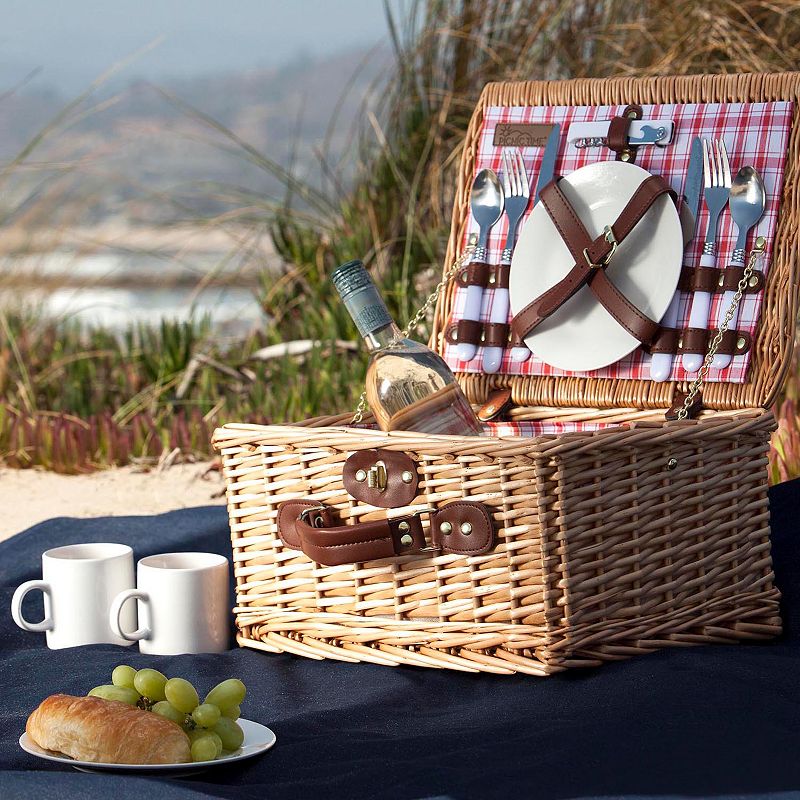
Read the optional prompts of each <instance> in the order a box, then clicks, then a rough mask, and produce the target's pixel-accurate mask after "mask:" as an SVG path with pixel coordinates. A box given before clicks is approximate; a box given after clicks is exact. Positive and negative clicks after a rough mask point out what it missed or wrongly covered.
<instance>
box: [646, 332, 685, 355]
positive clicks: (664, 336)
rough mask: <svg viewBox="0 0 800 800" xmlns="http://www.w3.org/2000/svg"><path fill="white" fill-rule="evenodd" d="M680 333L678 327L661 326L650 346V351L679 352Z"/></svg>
mask: <svg viewBox="0 0 800 800" xmlns="http://www.w3.org/2000/svg"><path fill="white" fill-rule="evenodd" d="M680 333H681V332H680V331H679V330H677V328H659V329H658V333H656V335H655V338H654V339H653V341H652V343H651V344H650V347H649V348H648V349H649V351H650V352H651V353H671V354H672V355H674V354H675V353H677V352H678V339H679V338H680Z"/></svg>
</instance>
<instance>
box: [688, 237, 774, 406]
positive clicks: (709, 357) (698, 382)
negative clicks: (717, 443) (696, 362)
mask: <svg viewBox="0 0 800 800" xmlns="http://www.w3.org/2000/svg"><path fill="white" fill-rule="evenodd" d="M766 244H767V240H766V239H765V238H764V237H763V236H759V237H758V238H756V241H755V244H754V245H753V249H752V250H751V251H750V258H749V259H748V262H747V266H746V267H745V269H744V273H743V274H742V279H741V280H740V281H739V283H738V285H737V287H736V294H735V295H734V296H733V300H731V305H730V308H728V310H727V311H726V312H725V317H724V318H723V320H722V322H721V323H720V326H719V329H718V330H717V333H716V335H715V336H714V338H713V339H712V340H711V346H710V347H709V349H708V353H706V357H705V360H704V361H703V366H702V367H701V368H700V372H698V373H697V377H696V378H695V379H694V381H692V384H691V385H690V386H689V393H688V394H687V395H686V397H685V398H684V400H683V406H681V408H680V409H679V410H678V419H679V420H684V419H687V418H688V417H689V409H690V408H691V405H692V403H693V402H694V399H695V397H697V394H698V392H699V391H700V389H701V388H702V386H703V381H704V380H705V378H706V375H708V371H709V370H710V369H711V364H712V363H713V361H714V356H716V354H717V350H718V349H719V346H720V344H721V342H722V337H723V336H724V335H725V332H726V331H727V330H728V325H730V323H731V320H732V319H733V315H734V314H735V313H736V309H737V308H738V307H739V303H740V302H741V301H742V295H743V294H744V290H745V289H746V288H747V283H748V281H749V280H750V276H751V275H752V274H753V270H754V269H755V265H756V261H757V260H758V257H759V256H760V255H762V253H763V252H764V250H765V248H766Z"/></svg>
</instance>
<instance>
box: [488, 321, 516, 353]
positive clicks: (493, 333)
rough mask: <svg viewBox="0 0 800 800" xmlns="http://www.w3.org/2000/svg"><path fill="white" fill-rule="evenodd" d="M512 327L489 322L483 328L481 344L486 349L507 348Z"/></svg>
mask: <svg viewBox="0 0 800 800" xmlns="http://www.w3.org/2000/svg"><path fill="white" fill-rule="evenodd" d="M510 330H511V326H510V325H509V324H508V323H507V322H487V323H486V324H485V325H484V326H483V335H482V336H481V343H482V344H484V345H485V346H486V347H506V346H507V345H508V332H509V331H510Z"/></svg>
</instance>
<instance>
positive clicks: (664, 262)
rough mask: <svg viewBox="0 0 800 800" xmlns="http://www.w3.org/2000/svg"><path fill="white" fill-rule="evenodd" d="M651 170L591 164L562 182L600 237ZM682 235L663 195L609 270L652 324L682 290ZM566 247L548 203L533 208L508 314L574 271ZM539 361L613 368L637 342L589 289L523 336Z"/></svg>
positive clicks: (518, 252) (516, 261)
mask: <svg viewBox="0 0 800 800" xmlns="http://www.w3.org/2000/svg"><path fill="white" fill-rule="evenodd" d="M648 175H649V173H648V172H647V171H646V170H643V169H642V168H641V167H637V166H636V165H635V164H627V163H625V162H624V161H603V162H600V163H597V164H590V165H589V166H586V167H582V168H581V169H578V170H575V172H573V173H572V174H571V175H567V176H566V177H565V178H564V179H563V180H562V181H561V183H560V184H559V186H560V187H561V189H562V190H563V192H564V194H565V195H566V197H567V199H568V200H569V201H570V203H572V205H573V207H574V208H575V211H576V212H577V213H578V216H579V217H580V218H581V220H582V222H583V224H584V225H585V226H586V230H587V231H588V232H589V235H590V236H592V237H596V236H599V235H600V234H601V233H602V232H603V228H604V227H605V226H606V225H611V224H613V223H614V221H615V220H616V219H617V217H618V216H619V213H620V212H621V211H622V209H623V208H624V207H625V205H626V204H627V202H628V201H629V200H630V198H631V196H632V195H633V193H634V192H635V191H636V189H637V188H638V186H639V184H640V183H641V182H642V181H643V180H644V179H645V178H647V177H648ZM682 258H683V235H682V232H681V223H680V219H679V216H678V212H677V210H676V208H675V205H674V203H673V202H672V200H671V199H670V198H669V197H668V196H666V195H665V196H663V197H660V198H658V200H656V202H655V203H654V204H653V205H652V207H651V208H650V209H649V210H648V212H647V213H646V214H645V216H644V217H643V218H642V220H641V221H640V222H639V224H638V225H637V226H636V227H635V228H634V230H633V232H632V233H631V234H630V235H629V236H628V237H627V238H626V239H625V241H624V242H623V243H622V244H620V246H619V248H618V249H617V252H616V254H615V256H614V258H613V260H612V261H611V263H610V264H609V266H608V267H607V268H606V272H607V274H608V277H609V279H610V280H611V281H613V283H614V284H615V285H616V286H617V287H618V288H619V290H620V291H621V292H622V294H624V295H625V297H627V298H628V299H629V300H630V301H631V302H632V303H633V304H634V305H635V306H636V307H637V308H638V309H640V310H641V311H642V312H643V313H644V314H646V315H647V316H648V317H650V319H654V320H660V319H661V317H662V316H664V312H665V311H666V310H667V306H668V305H669V302H670V300H671V299H672V295H673V294H674V293H675V289H676V287H677V285H678V278H679V277H680V272H681V261H682ZM574 263H575V262H574V261H573V259H572V256H571V255H570V253H569V250H567V246H566V245H565V244H564V242H563V240H562V239H561V236H560V234H559V233H558V231H557V230H556V227H555V225H553V221H552V220H551V219H550V215H549V214H548V213H547V211H546V209H545V207H544V205H543V204H542V203H538V204H537V205H536V206H535V207H534V209H533V211H531V213H530V216H529V217H528V219H527V221H526V222H525V225H524V226H523V228H522V232H521V233H520V236H519V240H518V241H517V246H516V249H515V250H514V256H513V258H512V259H511V276H510V279H509V291H510V296H511V297H510V299H511V310H512V312H513V313H514V314H517V313H519V311H521V310H522V309H523V308H524V307H525V306H526V305H528V303H530V302H531V301H532V300H535V299H536V298H537V297H538V296H539V295H541V294H543V293H544V292H546V291H547V290H548V289H549V288H550V287H551V286H553V285H554V284H556V283H557V282H558V281H560V280H561V279H562V278H563V277H564V276H565V275H566V274H567V273H568V272H569V271H570V269H572V267H573V266H574ZM525 343H526V344H527V345H528V347H529V348H530V349H531V350H532V351H533V353H534V354H535V355H536V356H537V357H538V358H540V359H542V361H544V362H545V363H547V364H550V365H552V366H554V367H558V368H560V369H564V370H569V371H573V372H587V371H589V370H593V369H600V367H605V366H608V365H609V364H613V363H614V362H615V361H619V360H620V359H621V358H624V357H625V356H626V355H628V354H629V353H631V352H633V350H635V349H636V348H637V347H638V346H639V344H640V343H639V342H638V341H637V340H636V339H635V338H634V337H633V336H631V334H629V333H628V332H627V331H626V330H625V329H624V328H622V327H621V326H620V325H619V323H618V322H616V320H615V319H614V318H613V317H612V316H611V315H610V314H609V313H608V311H606V310H605V308H603V306H602V305H600V303H599V302H598V300H597V299H596V298H595V296H594V295H593V294H592V292H591V290H590V289H589V287H588V286H584V287H582V288H581V289H579V290H578V291H577V292H576V293H575V294H574V295H573V296H572V297H571V298H570V299H569V300H567V302H566V303H564V305H563V306H561V308H559V309H558V310H557V311H556V312H554V313H553V314H552V315H551V316H550V317H548V318H547V319H546V320H545V321H544V322H542V323H541V324H540V325H539V326H538V327H537V328H536V330H534V331H533V332H532V333H530V334H529V335H528V336H527V337H526V338H525Z"/></svg>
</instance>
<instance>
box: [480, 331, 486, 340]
mask: <svg viewBox="0 0 800 800" xmlns="http://www.w3.org/2000/svg"><path fill="white" fill-rule="evenodd" d="M481 341H482V342H485V341H486V334H485V333H484V332H483V331H481Z"/></svg>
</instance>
